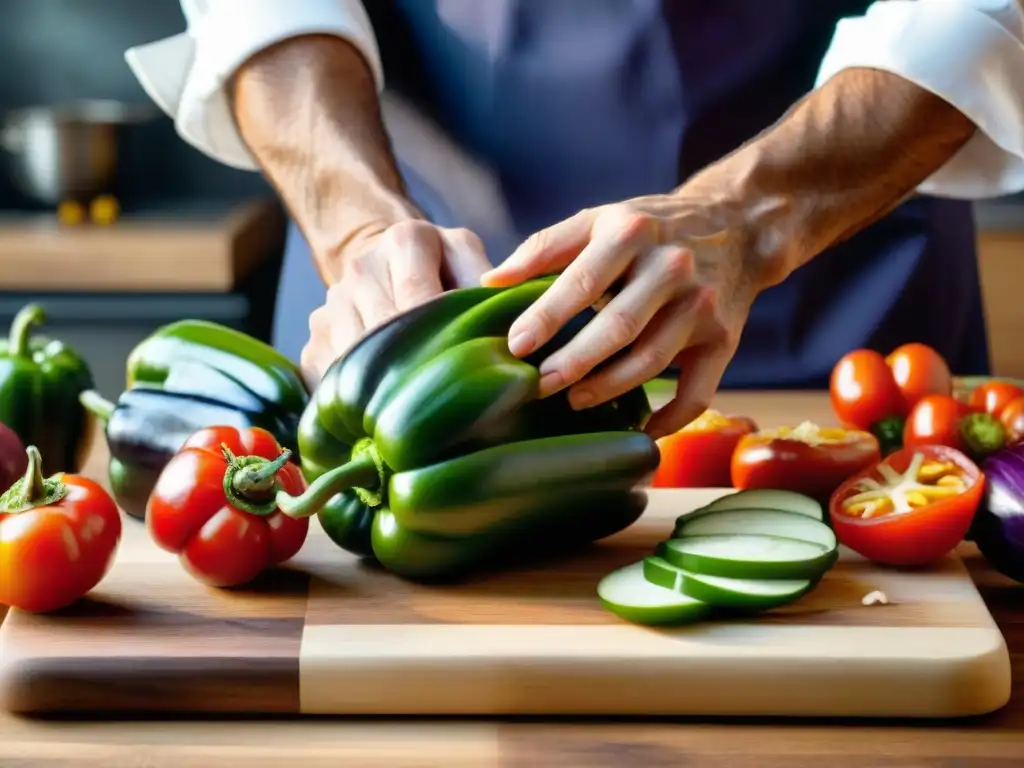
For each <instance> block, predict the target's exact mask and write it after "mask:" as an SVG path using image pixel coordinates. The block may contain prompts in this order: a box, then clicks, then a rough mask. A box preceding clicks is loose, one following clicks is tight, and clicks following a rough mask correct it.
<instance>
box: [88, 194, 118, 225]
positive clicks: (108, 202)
mask: <svg viewBox="0 0 1024 768" xmlns="http://www.w3.org/2000/svg"><path fill="white" fill-rule="evenodd" d="M120 213H121V206H120V205H119V204H118V202H117V198H115V197H114V196H113V195H100V196H99V197H97V198H95V199H94V200H93V201H92V203H91V204H90V205H89V216H90V218H92V220H93V221H94V222H95V223H96V224H113V223H114V222H115V221H117V218H118V216H119V215H120Z"/></svg>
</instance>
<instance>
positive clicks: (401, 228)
mask: <svg viewBox="0 0 1024 768" xmlns="http://www.w3.org/2000/svg"><path fill="white" fill-rule="evenodd" d="M431 229H433V227H432V226H431V225H430V224H428V223H427V222H425V221H419V220H418V219H409V220H407V221H399V222H397V223H395V224H392V225H391V226H390V227H388V228H387V230H385V232H384V234H383V235H381V241H383V242H384V243H386V244H387V245H393V246H395V247H398V248H408V247H409V246H410V245H412V244H413V243H415V242H416V241H417V240H418V239H420V238H422V237H423V236H424V235H425V234H427V231H428V230H431Z"/></svg>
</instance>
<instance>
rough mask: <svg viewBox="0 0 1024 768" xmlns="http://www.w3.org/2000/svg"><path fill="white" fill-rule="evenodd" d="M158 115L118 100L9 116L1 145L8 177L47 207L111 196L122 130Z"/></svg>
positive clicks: (0, 137)
mask: <svg viewBox="0 0 1024 768" xmlns="http://www.w3.org/2000/svg"><path fill="white" fill-rule="evenodd" d="M155 115H156V110H155V109H153V108H151V107H147V106H131V105H128V104H122V103H121V102H117V101H84V102H78V103H74V104H66V105H58V106H52V107H46V106H40V107H30V108H27V109H20V110H16V111H13V112H10V113H8V115H7V116H6V119H5V121H4V125H3V130H2V131H0V144H2V145H3V147H4V148H5V149H6V150H7V151H8V152H9V153H10V155H9V157H8V160H9V163H8V168H9V175H10V177H11V179H12V181H13V182H14V183H15V185H16V186H17V187H18V189H19V190H20V191H21V192H22V193H23V194H25V195H27V196H29V197H31V198H34V199H35V200H36V201H38V202H40V203H44V204H49V205H56V204H58V203H60V202H63V201H65V200H86V199H90V198H92V197H95V196H96V195H100V194H104V193H108V192H110V191H111V188H112V186H113V182H114V179H115V176H116V174H117V144H118V135H119V131H120V129H121V127H122V126H125V125H128V124H130V123H138V122H143V121H146V120H149V119H151V118H152V117H154V116H155Z"/></svg>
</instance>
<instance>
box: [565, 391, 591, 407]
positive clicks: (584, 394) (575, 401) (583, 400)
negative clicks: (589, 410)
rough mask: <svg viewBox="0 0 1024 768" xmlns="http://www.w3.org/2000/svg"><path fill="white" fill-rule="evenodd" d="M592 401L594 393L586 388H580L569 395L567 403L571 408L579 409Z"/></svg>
mask: <svg viewBox="0 0 1024 768" xmlns="http://www.w3.org/2000/svg"><path fill="white" fill-rule="evenodd" d="M592 402H594V393H593V392H591V391H590V390H587V389H580V390H577V391H576V392H573V393H572V394H570V395H569V405H571V406H572V408H573V410H576V411H580V410H583V409H584V408H586V407H587V406H588V405H590V404H591V403H592Z"/></svg>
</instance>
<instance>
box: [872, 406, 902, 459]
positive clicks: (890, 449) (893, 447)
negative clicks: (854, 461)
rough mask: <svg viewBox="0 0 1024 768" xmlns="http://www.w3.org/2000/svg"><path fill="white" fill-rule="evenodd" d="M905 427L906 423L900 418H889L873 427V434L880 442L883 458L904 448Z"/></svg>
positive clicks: (879, 421)
mask: <svg viewBox="0 0 1024 768" xmlns="http://www.w3.org/2000/svg"><path fill="white" fill-rule="evenodd" d="M903 427H904V421H903V419H901V418H900V417H899V416H888V417H886V418H884V419H880V420H878V421H876V422H875V423H874V424H872V425H871V434H873V435H874V436H875V438H876V439H877V440H878V448H879V451H880V452H881V454H882V456H883V457H884V456H888V455H889V454H891V453H895V452H896V451H898V450H899V449H900V448H902V447H903Z"/></svg>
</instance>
